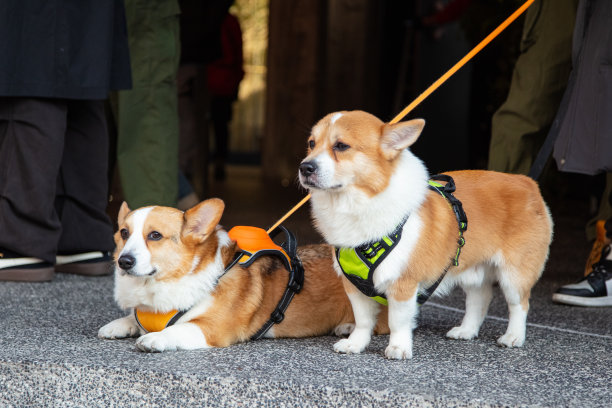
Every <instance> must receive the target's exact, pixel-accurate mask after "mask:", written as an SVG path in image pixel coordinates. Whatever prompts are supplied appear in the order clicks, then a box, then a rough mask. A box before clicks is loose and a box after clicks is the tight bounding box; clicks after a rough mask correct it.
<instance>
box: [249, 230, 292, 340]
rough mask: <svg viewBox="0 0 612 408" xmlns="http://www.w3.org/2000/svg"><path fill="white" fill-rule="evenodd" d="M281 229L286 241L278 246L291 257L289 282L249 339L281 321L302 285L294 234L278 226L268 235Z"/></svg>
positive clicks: (272, 235)
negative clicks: (266, 316) (270, 312)
mask: <svg viewBox="0 0 612 408" xmlns="http://www.w3.org/2000/svg"><path fill="white" fill-rule="evenodd" d="M281 231H282V232H284V233H285V239H286V241H285V242H283V243H282V244H280V246H281V247H282V248H283V249H284V250H285V252H286V253H287V255H289V258H290V259H291V265H290V266H289V268H287V269H288V271H289V282H287V288H286V289H285V293H283V296H282V297H281V299H280V301H279V302H278V304H277V305H276V308H275V309H274V311H273V312H272V314H271V315H270V319H268V321H267V322H266V323H265V324H264V325H263V327H262V328H261V329H259V330H258V331H257V333H255V334H254V335H253V336H251V340H258V339H260V338H262V337H263V336H264V335H265V334H266V333H267V332H268V330H270V327H272V326H273V325H275V324H278V323H280V322H282V321H283V319H284V318H285V311H286V310H287V308H288V307H289V304H290V303H291V300H292V299H293V296H295V295H296V294H297V293H300V291H301V290H302V288H303V287H304V267H303V265H302V261H301V260H300V258H299V256H298V254H297V239H295V236H294V235H293V234H292V233H291V232H290V231H289V230H288V229H287V228H285V227H283V226H279V227H277V228H276V229H274V231H272V232H271V233H270V237H271V238H274V237H275V236H276V235H278V233H279V232H281Z"/></svg>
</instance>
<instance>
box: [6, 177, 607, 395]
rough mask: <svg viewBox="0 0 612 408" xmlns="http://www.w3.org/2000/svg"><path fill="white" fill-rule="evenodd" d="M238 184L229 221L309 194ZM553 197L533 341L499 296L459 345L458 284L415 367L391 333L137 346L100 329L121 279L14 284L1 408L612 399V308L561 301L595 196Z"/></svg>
mask: <svg viewBox="0 0 612 408" xmlns="http://www.w3.org/2000/svg"><path fill="white" fill-rule="evenodd" d="M229 179H230V180H231V181H230V182H226V183H216V184H213V185H212V188H211V195H214V196H218V197H221V198H223V199H224V200H225V201H226V206H227V209H226V213H225V215H224V217H223V219H222V223H223V224H224V225H225V226H226V227H227V228H230V227H232V226H235V225H254V226H260V227H264V228H267V227H268V226H270V225H271V224H273V223H274V222H275V221H276V220H277V219H278V218H279V217H280V216H281V215H282V214H284V213H285V211H287V210H288V209H289V208H291V207H292V206H293V205H294V204H295V203H297V202H298V201H299V199H300V198H301V197H302V196H303V195H304V192H301V191H299V189H298V188H297V185H296V184H295V183H293V182H290V183H289V185H288V186H287V187H283V186H282V185H272V184H269V183H264V182H262V181H261V178H260V177H259V173H258V170H257V169H254V168H242V167H233V168H230V169H229ZM553 201H554V202H552V201H551V202H550V204H551V208H552V210H553V217H554V219H555V223H556V229H555V240H554V242H553V246H552V249H551V257H550V261H549V263H548V266H547V268H546V271H545V273H544V276H543V278H542V279H541V280H540V282H539V283H538V284H537V285H536V287H535V289H534V291H533V296H532V306H531V311H530V314H529V318H528V322H529V325H528V331H527V341H526V344H525V346H524V347H523V348H521V349H513V350H506V349H502V348H499V347H497V346H496V345H495V339H496V338H497V337H498V336H500V335H501V334H502V333H503V331H504V330H505V324H506V321H505V318H506V316H507V313H506V308H505V303H504V301H503V300H502V297H501V295H500V294H499V293H496V297H495V300H494V302H493V304H492V306H491V309H490V310H489V315H488V317H487V319H486V321H485V323H484V325H483V328H482V330H481V333H480V337H479V338H478V339H475V340H473V341H453V340H447V339H446V338H445V337H444V334H445V332H446V331H447V330H448V329H449V328H450V327H452V326H453V325H455V324H456V323H457V322H459V321H460V320H461V317H462V314H463V298H464V297H463V294H462V293H461V292H460V291H454V292H452V293H451V295H450V296H448V297H445V298H435V299H432V300H431V301H430V302H429V303H427V304H426V305H425V306H423V308H422V310H421V315H420V318H419V327H418V328H417V329H416V330H415V339H414V358H413V359H412V360H409V361H388V360H386V359H385V358H384V357H383V353H384V348H385V346H386V343H387V342H388V336H378V337H376V338H374V340H373V342H372V344H371V345H370V346H369V347H368V349H367V351H366V352H365V353H364V354H361V355H350V356H346V355H339V354H336V353H334V352H333V351H332V345H333V343H334V342H335V341H336V339H335V338H334V337H331V336H324V337H318V338H308V339H298V340H261V341H255V342H249V343H244V344H239V345H234V346H231V347H228V348H226V349H215V350H202V351H190V352H170V353H163V354H146V353H142V352H139V351H138V350H137V349H136V348H135V346H134V340H123V341H104V340H100V339H98V338H97V337H96V333H97V330H98V328H99V327H101V326H102V325H104V324H105V323H107V322H108V321H110V320H112V319H115V318H117V317H120V316H121V315H122V312H121V311H120V310H119V309H118V308H117V307H116V306H115V304H114V302H113V295H112V288H113V280H112V277H111V276H107V277H101V278H84V277H79V276H68V275H58V276H57V277H56V279H55V280H54V281H52V282H49V283H42V284H30V283H10V282H2V283H0V310H1V311H2V313H0V406H3V407H4V406H8V407H25V406H62V407H64V406H68V407H70V406H87V407H90V406H105V407H106V406H121V407H123V406H129V407H131V406H134V407H136V406H138V407H140V406H147V407H158V406H159V407H169V406H177V407H179V406H180V407H185V406H274V407H276V406H280V407H284V406H291V407H294V406H304V407H306V406H308V407H310V406H317V407H336V406H344V407H354V406H389V407H391V406H419V407H421V406H425V407H433V406H441V407H450V406H456V407H502V406H503V407H543V406H546V407H548V406H551V407H552V406H555V407H557V406H563V407H566V406H567V407H610V406H612V380H611V379H610V378H611V377H610V373H611V371H610V367H612V308H598V309H586V308H577V307H569V306H562V305H555V304H553V303H552V302H551V301H550V299H551V295H552V293H553V292H554V290H555V289H556V288H557V287H558V286H559V285H562V284H564V283H567V282H569V281H572V280H575V279H577V278H578V277H579V275H580V273H581V270H582V268H583V263H584V260H585V257H586V255H587V254H588V250H589V246H588V244H587V243H586V242H585V240H584V238H583V237H584V234H583V228H584V224H585V222H586V220H587V218H588V216H587V213H588V203H587V202H586V200H584V202H583V200H582V199H580V198H576V197H570V198H567V197H557V198H555V199H554V200H553ZM285 225H286V226H287V227H289V228H290V229H292V230H293V231H294V233H295V234H296V235H297V236H298V239H299V240H300V242H301V243H311V242H318V241H320V240H321V238H320V237H319V236H318V234H317V233H316V232H314V231H313V229H312V227H311V226H310V221H309V215H308V209H307V206H306V207H305V208H303V209H301V210H299V211H298V213H296V215H294V216H293V217H292V218H291V219H290V220H289V221H288V222H287V223H286V224H285Z"/></svg>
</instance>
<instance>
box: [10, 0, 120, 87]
mask: <svg viewBox="0 0 612 408" xmlns="http://www.w3.org/2000/svg"><path fill="white" fill-rule="evenodd" d="M129 87H131V73H130V64H129V49H128V42H127V30H126V23H125V10H124V6H123V0H2V1H0V96H23V97H50V98H69V99H105V98H106V97H107V96H108V91H109V90H113V89H127V88H129Z"/></svg>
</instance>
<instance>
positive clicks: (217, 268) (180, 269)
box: [98, 198, 388, 352]
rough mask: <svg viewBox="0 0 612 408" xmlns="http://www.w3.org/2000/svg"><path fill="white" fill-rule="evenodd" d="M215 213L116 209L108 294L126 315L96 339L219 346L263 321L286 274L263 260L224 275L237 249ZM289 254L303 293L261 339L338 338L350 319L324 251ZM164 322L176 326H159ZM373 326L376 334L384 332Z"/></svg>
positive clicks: (158, 346) (210, 204)
mask: <svg viewBox="0 0 612 408" xmlns="http://www.w3.org/2000/svg"><path fill="white" fill-rule="evenodd" d="M223 209H224V203H223V201H222V200H220V199H214V198H213V199H209V200H206V201H203V202H201V203H200V204H198V205H196V206H195V207H193V208H191V209H189V210H187V211H186V212H183V211H180V210H177V209H174V208H168V207H161V206H151V207H144V208H140V209H137V210H134V211H130V209H129V208H128V206H127V204H126V203H123V205H122V206H121V209H120V211H119V216H118V225H119V229H118V231H117V233H116V234H115V237H114V238H115V243H116V250H115V253H114V261H115V289H114V297H115V300H116V301H117V303H118V305H119V306H120V307H121V308H122V309H124V310H129V311H130V312H129V314H128V315H127V316H125V317H122V318H119V319H117V320H114V321H112V322H110V323H108V324H107V325H105V326H103V327H102V328H101V329H100V330H99V332H98V336H99V337H101V338H104V339H119V338H127V337H136V336H139V337H138V339H137V340H136V346H137V347H138V348H139V349H141V350H143V351H149V352H161V351H167V350H191V349H203V348H210V347H226V346H229V345H231V344H234V343H237V342H242V341H246V340H248V339H250V338H251V336H253V334H254V333H256V332H257V331H258V329H260V328H261V327H262V326H263V325H264V324H265V323H266V322H267V321H268V320H269V319H270V316H271V314H272V312H273V311H274V310H275V307H276V305H277V303H278V301H279V299H280V298H281V297H282V296H283V293H284V291H285V289H286V287H287V282H288V271H287V270H286V269H285V267H284V264H283V263H282V262H281V261H280V260H279V259H278V258H277V257H274V256H269V255H265V256H261V257H259V258H257V259H256V260H254V261H253V262H252V263H251V264H250V265H249V266H241V265H240V264H236V265H235V266H231V267H230V268H229V270H227V271H225V269H226V266H227V265H228V264H231V263H232V259H233V258H234V256H235V254H236V252H237V251H238V248H237V244H236V242H235V241H232V240H231V239H230V238H229V236H228V233H227V232H226V231H225V230H224V229H223V228H221V227H220V226H218V222H219V220H220V219H221V215H222V213H223ZM297 253H298V256H299V257H300V258H301V261H302V265H303V266H304V269H305V274H304V275H305V278H304V285H303V288H302V290H301V291H300V292H299V293H298V294H296V295H295V297H294V298H293V300H292V302H291V303H290V304H289V307H288V308H287V309H286V310H285V313H284V319H282V321H281V322H280V323H278V324H274V325H273V326H272V327H271V328H270V329H269V330H268V331H267V332H266V333H265V335H264V336H265V337H307V336H317V335H324V334H328V333H331V332H335V333H336V334H337V335H343V334H347V332H350V330H351V329H352V328H353V327H354V318H353V313H352V309H351V306H350V302H349V300H348V298H347V296H346V294H345V291H344V289H343V286H342V282H341V280H340V279H339V278H338V277H337V276H336V275H335V274H334V273H333V265H332V260H331V259H330V257H329V253H330V248H329V247H328V246H327V245H311V246H305V247H301V248H298V252H297ZM177 311H181V313H180V314H177V313H178V312H177ZM177 317H178V319H177ZM158 318H162V323H161V324H159V322H158V320H159V319H158ZM171 319H174V320H176V321H172V324H171V325H170V323H168V324H166V323H167V322H168V321H170V320H171ZM144 321H152V323H147V324H148V325H149V326H147V324H143V322H144ZM382 321H386V316H385V317H383V318H382ZM383 326H384V324H381V325H380V326H379V327H380V328H381V332H385V331H387V332H388V328H386V329H385V328H384V327H383ZM147 331H150V332H147Z"/></svg>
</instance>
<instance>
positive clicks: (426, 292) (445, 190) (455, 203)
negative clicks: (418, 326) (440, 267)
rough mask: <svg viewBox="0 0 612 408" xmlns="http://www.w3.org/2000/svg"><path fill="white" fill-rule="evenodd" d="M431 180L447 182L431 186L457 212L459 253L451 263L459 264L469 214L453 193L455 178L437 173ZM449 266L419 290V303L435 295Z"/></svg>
mask: <svg viewBox="0 0 612 408" xmlns="http://www.w3.org/2000/svg"><path fill="white" fill-rule="evenodd" d="M430 180H435V181H442V182H444V183H446V184H445V185H444V186H442V187H438V186H435V185H432V184H431V183H430V184H429V188H430V189H432V190H434V191H437V192H438V193H440V195H442V196H443V197H444V198H445V199H446V200H447V201H448V202H449V204H450V206H451V208H452V209H453V212H454V213H455V217H456V218H457V224H458V225H459V239H458V241H457V253H456V254H455V257H454V258H453V259H452V260H451V265H454V266H458V265H459V255H461V248H462V247H463V246H464V245H465V239H464V238H463V233H464V232H465V231H466V230H467V225H468V220H467V215H466V214H465V211H464V210H463V205H462V204H461V201H459V200H458V199H457V198H456V197H455V196H454V195H453V193H454V192H455V189H456V186H455V180H453V178H452V177H451V176H449V175H447V174H436V175H433V176H431V177H430ZM449 267H450V265H449V266H448V267H446V268H445V269H444V272H443V273H442V275H441V276H440V277H439V278H438V280H437V281H435V282H434V283H433V284H432V285H431V286H430V287H428V288H425V289H423V290H421V291H419V294H418V296H417V304H418V305H422V304H424V303H425V302H427V300H428V299H429V298H430V297H431V295H433V293H434V292H435V291H436V288H437V287H438V285H440V282H442V279H444V277H445V276H446V273H447V272H448V268H449Z"/></svg>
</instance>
